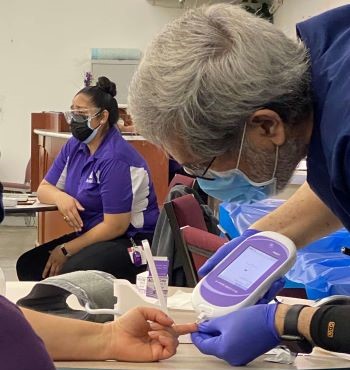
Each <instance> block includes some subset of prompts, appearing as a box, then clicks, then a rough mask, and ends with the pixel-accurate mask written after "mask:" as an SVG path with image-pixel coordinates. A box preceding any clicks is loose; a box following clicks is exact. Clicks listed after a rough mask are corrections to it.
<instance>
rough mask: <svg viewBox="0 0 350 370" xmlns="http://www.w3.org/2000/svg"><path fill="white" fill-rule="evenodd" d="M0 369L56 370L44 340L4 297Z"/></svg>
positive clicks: (0, 314)
mask: <svg viewBox="0 0 350 370" xmlns="http://www.w3.org/2000/svg"><path fill="white" fill-rule="evenodd" d="M0 369H4V370H5V369H6V370H33V369H38V370H39V369H40V370H54V369H55V367H54V365H53V362H52V360H51V359H50V356H49V354H48V353H47V351H46V348H45V345H44V343H43V341H42V340H41V339H40V338H39V337H38V336H37V335H36V334H35V332H34V331H33V329H32V327H31V326H30V324H29V323H28V321H27V320H26V318H25V317H24V316H23V314H22V312H21V311H20V310H19V309H18V307H17V306H15V305H14V304H13V303H11V302H10V301H8V300H7V299H6V298H5V297H3V296H0Z"/></svg>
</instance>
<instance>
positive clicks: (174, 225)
mask: <svg viewBox="0 0 350 370" xmlns="http://www.w3.org/2000/svg"><path fill="white" fill-rule="evenodd" d="M164 209H165V212H166V214H167V217H168V220H169V224H170V227H171V231H172V234H173V238H174V242H175V248H176V249H177V251H178V253H179V254H180V255H181V260H182V262H183V269H184V273H185V276H186V283H187V286H189V287H194V286H195V285H196V284H197V283H198V280H199V279H198V274H197V270H198V268H199V267H200V266H202V265H203V263H204V262H205V261H206V260H207V259H208V258H209V257H210V255H211V254H213V251H214V250H216V249H217V248H218V246H221V245H222V244H224V243H225V241H226V239H223V238H219V237H217V236H216V235H214V234H210V233H209V232H208V229H207V225H206V223H205V219H204V215H203V211H202V209H201V207H200V204H199V203H198V201H197V199H196V198H195V197H194V196H193V195H192V194H187V195H184V196H182V197H179V198H175V199H173V200H172V201H170V202H166V203H165V204H164ZM184 226H191V227H192V229H194V230H197V231H198V233H202V235H205V236H203V240H207V241H209V245H208V246H207V248H204V249H203V251H201V249H202V246H201V244H199V245H197V247H194V249H193V248H192V249H189V248H188V247H187V244H186V243H185V241H184V239H183V237H182V235H181V231H180V228H182V227H184ZM196 235H199V234H196ZM210 236H213V237H215V238H219V239H220V240H217V239H216V240H215V243H214V244H213V245H212V244H210V243H211V238H210Z"/></svg>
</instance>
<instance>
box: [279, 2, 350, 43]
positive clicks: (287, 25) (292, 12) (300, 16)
mask: <svg viewBox="0 0 350 370" xmlns="http://www.w3.org/2000/svg"><path fill="white" fill-rule="evenodd" d="M345 4H350V1H349V0H284V1H283V5H282V6H281V7H280V8H279V9H278V10H277V12H276V13H275V14H274V24H275V25H276V26H277V27H279V28H280V29H281V30H282V31H283V32H285V33H286V34H287V35H288V36H290V37H296V35H295V25H296V23H298V22H301V21H303V20H305V19H307V18H310V17H312V16H314V15H317V14H320V13H322V12H324V11H326V10H328V9H332V8H336V7H338V6H341V5H345Z"/></svg>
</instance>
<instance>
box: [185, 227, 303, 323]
mask: <svg viewBox="0 0 350 370" xmlns="http://www.w3.org/2000/svg"><path fill="white" fill-rule="evenodd" d="M295 258H296V247H295V245H294V243H293V242H292V241H291V240H290V239H289V238H287V237H285V236H283V235H281V234H279V233H276V232H272V231H264V232H260V233H257V234H254V235H252V236H250V237H248V238H247V239H245V240H244V241H243V242H242V243H241V244H239V245H238V246H237V247H235V248H234V249H233V250H232V252H231V253H230V254H228V255H227V256H226V257H225V258H224V259H223V260H222V261H221V262H220V263H219V264H218V265H216V266H215V267H214V268H213V270H212V271H210V272H209V274H208V275H206V276H205V277H204V278H203V279H202V280H201V281H200V282H199V283H198V284H197V286H196V287H195V288H194V290H193V293H192V304H193V308H194V309H195V311H196V312H198V313H199V317H200V318H212V317H219V316H223V315H226V314H228V313H230V312H232V311H236V310H238V309H239V308H242V307H246V306H251V305H253V304H255V303H256V302H257V301H258V300H259V299H260V298H262V297H263V296H264V294H265V293H266V292H267V291H268V289H269V288H270V286H271V284H272V283H273V282H274V281H275V280H277V279H279V278H280V277H282V276H283V275H284V274H285V273H286V272H287V271H288V270H289V269H290V268H291V267H292V266H293V264H294V262H295Z"/></svg>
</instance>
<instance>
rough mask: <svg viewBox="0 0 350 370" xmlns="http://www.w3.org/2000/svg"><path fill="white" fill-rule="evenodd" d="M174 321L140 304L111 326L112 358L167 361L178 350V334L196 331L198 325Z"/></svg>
mask: <svg viewBox="0 0 350 370" xmlns="http://www.w3.org/2000/svg"><path fill="white" fill-rule="evenodd" d="M173 323H174V322H173V320H172V319H171V318H169V317H168V316H167V315H166V314H165V313H163V312H162V311H160V310H157V309H154V308H147V307H137V308H134V309H132V310H130V311H129V312H127V313H126V314H124V315H123V316H121V317H120V318H118V319H117V320H116V321H114V322H112V323H108V324H106V325H110V329H111V330H110V334H111V337H110V340H109V344H110V347H109V349H108V352H109V354H110V355H109V356H108V357H110V358H111V359H116V360H119V361H133V362H149V361H158V360H164V359H167V358H169V357H171V356H173V355H174V354H175V353H176V348H177V346H178V344H179V341H178V336H179V335H182V334H187V333H191V332H194V331H196V330H197V325H196V324H184V325H173Z"/></svg>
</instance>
